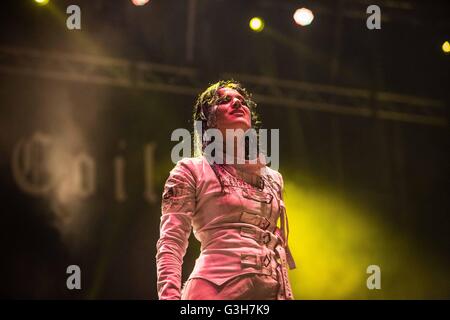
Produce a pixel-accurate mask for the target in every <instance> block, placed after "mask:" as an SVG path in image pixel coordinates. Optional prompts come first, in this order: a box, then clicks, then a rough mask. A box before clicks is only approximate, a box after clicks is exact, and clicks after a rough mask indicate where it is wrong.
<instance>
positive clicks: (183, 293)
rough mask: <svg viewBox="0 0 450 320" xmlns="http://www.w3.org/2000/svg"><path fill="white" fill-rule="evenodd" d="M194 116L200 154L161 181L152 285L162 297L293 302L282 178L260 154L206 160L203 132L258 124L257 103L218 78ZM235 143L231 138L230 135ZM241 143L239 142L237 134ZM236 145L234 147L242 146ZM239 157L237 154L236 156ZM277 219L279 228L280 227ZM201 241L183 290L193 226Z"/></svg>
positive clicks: (236, 85) (200, 99) (203, 95)
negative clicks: (197, 123) (199, 126)
mask: <svg viewBox="0 0 450 320" xmlns="http://www.w3.org/2000/svg"><path fill="white" fill-rule="evenodd" d="M194 120H196V121H201V122H202V130H201V132H200V135H201V137H199V138H200V141H202V142H203V143H201V144H200V145H201V154H200V155H199V156H197V157H194V158H184V159H182V160H180V161H178V163H177V164H176V166H175V167H174V168H173V169H172V171H171V172H170V175H169V177H168V179H167V181H166V183H165V186H164V191H163V197H162V206H161V208H162V216H161V225H160V238H159V240H158V242H157V246H156V247H157V254H156V264H157V287H158V296H159V298H160V299H186V300H194V299H196V300H200V299H208V300H230V299H237V300H266V299H268V300H291V299H293V294H292V291H291V286H290V282H289V279H288V273H287V268H288V266H289V267H290V268H291V269H292V268H295V263H294V260H293V258H292V256H291V253H290V251H289V247H288V243H287V240H288V239H287V238H288V225H287V216H286V210H285V206H284V202H283V195H282V192H283V178H282V176H281V174H280V173H278V172H277V171H275V170H273V169H271V168H269V167H267V166H266V165H265V164H264V161H261V159H260V158H259V157H258V159H253V160H257V161H250V160H251V159H249V157H248V154H247V155H246V156H245V160H244V161H237V160H238V158H237V156H238V155H239V154H240V153H239V152H234V155H235V156H234V157H233V158H232V159H233V160H234V161H231V163H230V162H229V161H224V162H226V163H223V162H217V161H214V160H211V157H206V156H205V154H204V151H205V148H207V146H208V143H209V142H208V141H207V140H205V139H204V135H205V134H206V133H207V132H206V130H208V129H212V128H214V129H217V130H219V131H220V132H221V133H222V135H223V137H224V138H223V149H222V150H221V149H220V148H218V149H216V150H215V152H216V153H217V152H219V153H223V155H224V157H226V150H228V149H227V145H226V144H227V134H230V132H232V130H228V131H227V129H234V130H236V129H241V130H243V131H244V132H245V131H247V130H249V129H251V128H256V127H257V126H258V124H259V122H258V116H257V114H256V104H255V103H254V102H253V101H252V100H251V96H250V94H249V93H248V92H247V91H246V90H245V89H244V88H243V87H242V86H241V85H240V84H239V83H237V82H235V81H219V82H217V83H215V84H213V85H211V86H210V87H209V88H207V89H206V90H205V91H204V92H203V93H201V94H200V95H199V97H198V100H197V102H196V105H195V107H194ZM228 140H231V141H234V140H235V139H234V138H233V139H228ZM237 140H238V141H239V139H237ZM242 143H243V142H242V141H241V145H237V146H233V147H234V150H235V151H236V150H238V149H239V148H240V147H242V148H244V147H245V146H244V145H242ZM241 160H242V159H241ZM278 221H279V225H280V227H278V226H277V223H278ZM192 229H193V231H194V235H195V237H196V239H197V240H198V241H200V243H201V253H200V255H199V257H198V259H197V260H196V264H195V267H194V270H193V271H192V273H191V274H190V276H189V279H188V280H187V281H186V283H185V285H184V286H183V288H181V275H182V272H181V271H182V262H183V257H184V255H185V253H186V249H187V246H188V239H189V235H190V232H191V230H192Z"/></svg>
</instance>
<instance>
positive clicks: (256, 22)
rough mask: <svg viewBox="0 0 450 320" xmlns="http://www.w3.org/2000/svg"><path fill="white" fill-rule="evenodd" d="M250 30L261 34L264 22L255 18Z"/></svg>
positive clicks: (250, 24)
mask: <svg viewBox="0 0 450 320" xmlns="http://www.w3.org/2000/svg"><path fill="white" fill-rule="evenodd" d="M249 26H250V29H252V30H253V31H255V32H260V31H262V30H263V29H264V20H263V19H261V18H259V17H254V18H252V19H251V20H250V23H249Z"/></svg>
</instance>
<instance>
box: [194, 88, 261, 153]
mask: <svg viewBox="0 0 450 320" xmlns="http://www.w3.org/2000/svg"><path fill="white" fill-rule="evenodd" d="M222 88H230V89H234V90H236V91H237V92H239V93H240V94H241V95H242V97H243V98H244V100H245V102H246V104H247V107H248V108H249V109H250V114H251V124H252V128H253V129H255V130H258V129H259V128H260V127H261V121H260V120H259V115H258V113H257V112H256V106H257V105H256V103H255V102H254V101H253V100H252V95H251V94H250V93H249V92H248V91H247V90H246V89H245V88H244V87H243V86H242V85H241V84H240V83H239V82H238V81H235V80H232V79H231V80H220V81H218V82H216V83H214V84H211V85H210V86H209V87H208V88H207V89H206V90H205V91H203V92H202V93H201V94H200V95H199V96H198V98H197V101H196V102H195V105H194V110H193V121H194V125H195V121H201V122H202V133H201V136H199V134H198V133H197V132H196V131H195V128H194V141H195V140H196V141H197V143H198V146H201V150H195V151H196V155H200V154H201V153H202V152H203V150H204V149H205V147H206V145H207V144H206V143H205V142H204V141H203V135H204V134H205V131H206V130H208V129H210V128H215V127H216V118H215V117H216V114H215V112H214V110H212V109H213V107H214V106H215V105H217V103H218V102H219V98H220V97H219V93H218V91H219V89H222Z"/></svg>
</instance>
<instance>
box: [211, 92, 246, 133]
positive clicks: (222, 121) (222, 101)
mask: <svg viewBox="0 0 450 320" xmlns="http://www.w3.org/2000/svg"><path fill="white" fill-rule="evenodd" d="M217 93H218V95H219V99H218V101H217V109H216V126H217V128H218V129H219V130H221V131H224V130H226V129H242V130H244V131H246V130H248V129H250V128H251V112H250V109H249V107H248V106H247V102H246V101H245V99H244V97H243V96H242V95H241V94H240V93H239V92H238V91H236V90H235V89H231V88H226V87H225V88H220V89H219V90H218V91H217Z"/></svg>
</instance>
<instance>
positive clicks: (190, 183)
mask: <svg viewBox="0 0 450 320" xmlns="http://www.w3.org/2000/svg"><path fill="white" fill-rule="evenodd" d="M194 211H195V179H194V176H193V175H192V172H191V171H190V170H189V168H188V166H187V164H186V163H185V162H183V160H180V161H179V162H178V163H177V165H176V166H175V168H174V169H173V170H172V171H171V172H170V174H169V178H168V179H167V180H166V182H165V185H164V191H163V195H162V202H161V224H160V237H159V240H158V242H157V244H156V268H157V289H158V297H159V299H160V300H179V299H180V288H181V275H182V263H183V257H184V255H185V254H186V249H187V246H188V242H189V235H190V233H191V222H192V215H193V213H194Z"/></svg>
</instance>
